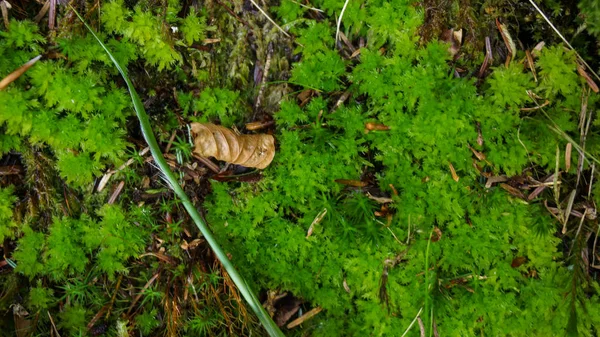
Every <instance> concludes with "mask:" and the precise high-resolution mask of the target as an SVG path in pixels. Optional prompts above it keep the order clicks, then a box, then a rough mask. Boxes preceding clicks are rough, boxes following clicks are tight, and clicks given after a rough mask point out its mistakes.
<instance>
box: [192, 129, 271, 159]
mask: <svg viewBox="0 0 600 337" xmlns="http://www.w3.org/2000/svg"><path fill="white" fill-rule="evenodd" d="M191 130H192V136H193V139H194V153H195V154H197V155H198V156H201V157H214V158H215V159H217V160H222V161H225V162H228V163H231V164H237V165H242V166H246V167H255V168H258V169H264V168H266V167H267V166H269V164H270V163H271V161H273V158H274V157H275V138H273V136H271V135H265V134H260V135H238V134H236V133H235V132H233V131H232V130H230V129H227V128H225V127H222V126H219V125H215V124H210V123H207V124H201V123H192V124H191Z"/></svg>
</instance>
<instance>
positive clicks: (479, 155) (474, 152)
mask: <svg viewBox="0 0 600 337" xmlns="http://www.w3.org/2000/svg"><path fill="white" fill-rule="evenodd" d="M468 146H469V149H471V152H473V154H474V155H475V157H477V159H479V160H485V159H486V157H485V154H484V153H481V152H479V151H477V150H475V149H474V148H473V147H472V146H471V145H468Z"/></svg>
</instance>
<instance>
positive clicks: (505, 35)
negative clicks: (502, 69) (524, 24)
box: [496, 19, 517, 67]
mask: <svg viewBox="0 0 600 337" xmlns="http://www.w3.org/2000/svg"><path fill="white" fill-rule="evenodd" d="M496 26H497V27H498V30H499V31H500V35H501V36H502V39H503V40H504V44H505V45H506V49H508V56H507V57H506V62H505V66H506V67H508V65H509V64H510V62H511V61H512V60H513V59H514V58H515V55H517V47H516V45H515V42H514V41H513V39H512V37H511V36H510V33H509V32H508V28H507V27H506V25H505V24H502V23H500V20H498V19H496Z"/></svg>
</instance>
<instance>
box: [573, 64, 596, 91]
mask: <svg viewBox="0 0 600 337" xmlns="http://www.w3.org/2000/svg"><path fill="white" fill-rule="evenodd" d="M577 72H578V73H579V75H581V77H583V78H585V81H586V82H587V84H588V85H589V86H590V88H591V89H592V91H593V92H595V93H598V91H600V90H599V89H598V85H597V84H596V82H594V80H593V79H592V78H591V77H590V75H588V73H587V72H586V71H585V68H584V67H583V66H582V65H581V64H577Z"/></svg>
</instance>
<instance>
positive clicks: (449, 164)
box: [448, 162, 460, 182]
mask: <svg viewBox="0 0 600 337" xmlns="http://www.w3.org/2000/svg"><path fill="white" fill-rule="evenodd" d="M448 166H450V173H451V174H452V179H454V181H456V182H458V181H459V180H460V178H459V177H458V174H456V170H455V169H454V166H453V165H452V163H451V162H448Z"/></svg>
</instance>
